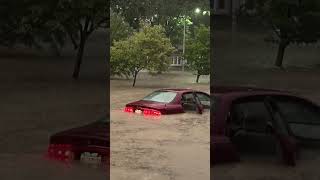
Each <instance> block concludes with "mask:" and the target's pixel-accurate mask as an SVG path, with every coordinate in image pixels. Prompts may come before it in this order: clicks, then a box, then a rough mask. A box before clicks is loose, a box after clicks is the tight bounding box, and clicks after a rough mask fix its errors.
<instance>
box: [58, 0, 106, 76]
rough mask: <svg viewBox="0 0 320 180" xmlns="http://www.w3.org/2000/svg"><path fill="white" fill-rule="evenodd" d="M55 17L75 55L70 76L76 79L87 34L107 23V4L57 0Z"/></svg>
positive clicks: (91, 1)
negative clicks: (69, 41) (66, 35)
mask: <svg viewBox="0 0 320 180" xmlns="http://www.w3.org/2000/svg"><path fill="white" fill-rule="evenodd" d="M58 1H59V3H58V7H57V11H56V14H55V15H56V18H57V20H58V21H59V23H60V24H61V25H62V26H63V28H64V30H65V32H66V33H67V34H68V37H69V38H70V39H71V41H72V43H73V46H74V48H75V49H76V50H77V57H76V62H75V66H74V71H73V75H72V77H73V78H74V79H77V78H78V77H79V73H80V67H81V63H82V59H83V54H84V49H85V45H86V42H87V40H88V38H89V36H90V35H91V34H92V33H93V32H94V31H95V30H97V29H99V28H101V27H106V26H108V24H109V9H110V8H109V4H108V1H106V0H90V1H87V0H58Z"/></svg>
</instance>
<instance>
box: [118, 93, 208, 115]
mask: <svg viewBox="0 0 320 180" xmlns="http://www.w3.org/2000/svg"><path fill="white" fill-rule="evenodd" d="M205 109H210V96H209V95H208V94H207V93H204V92H200V91H195V90H192V89H161V90H157V91H154V92H153V93H151V94H149V95H147V96H146V97H144V98H143V99H141V100H139V101H135V102H131V103H128V104H127V105H126V106H125V108H124V111H125V112H129V113H137V114H143V115H152V116H160V115H162V114H177V113H184V112H189V111H190V112H197V113H199V114H201V113H202V112H203V111H204V110H205Z"/></svg>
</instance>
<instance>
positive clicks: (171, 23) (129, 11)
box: [111, 0, 209, 45]
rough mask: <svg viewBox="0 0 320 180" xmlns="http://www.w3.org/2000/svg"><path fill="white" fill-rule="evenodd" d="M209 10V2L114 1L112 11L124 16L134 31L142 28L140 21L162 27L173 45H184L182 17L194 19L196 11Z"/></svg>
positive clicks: (184, 0)
mask: <svg viewBox="0 0 320 180" xmlns="http://www.w3.org/2000/svg"><path fill="white" fill-rule="evenodd" d="M196 7H198V8H201V9H202V10H209V1H208V0H139V1H136V0H113V1H111V9H112V10H113V11H115V12H119V13H121V14H122V15H123V17H124V18H125V19H126V21H127V22H128V23H129V24H130V26H131V27H133V28H134V29H139V28H140V26H139V25H140V24H139V23H140V21H148V22H150V23H152V25H161V26H162V27H163V28H164V29H165V32H166V35H167V37H169V38H170V40H171V43H173V44H174V45H178V44H181V43H182V36H183V25H182V24H181V23H179V22H180V21H181V17H182V16H188V17H193V16H194V9H195V8H196ZM197 19H199V17H197Z"/></svg>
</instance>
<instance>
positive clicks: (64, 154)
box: [47, 117, 110, 165]
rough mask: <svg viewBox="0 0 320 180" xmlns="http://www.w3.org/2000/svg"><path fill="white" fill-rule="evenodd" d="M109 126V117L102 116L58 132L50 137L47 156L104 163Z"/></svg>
mask: <svg viewBox="0 0 320 180" xmlns="http://www.w3.org/2000/svg"><path fill="white" fill-rule="evenodd" d="M109 127H110V125H109V119H108V118H106V117H103V118H101V119H99V120H98V121H95V122H93V123H90V124H88V125H85V126H81V127H76V128H72V129H69V130H65V131H62V132H58V133H56V134H54V135H52V136H51V137H50V140H49V147H48V151H47V157H48V158H50V159H55V160H60V161H65V162H71V161H74V160H79V161H81V162H84V163H94V164H101V165H105V164H107V162H108V160H109V157H110V156H109V153H110V143H109V142H110V141H109Z"/></svg>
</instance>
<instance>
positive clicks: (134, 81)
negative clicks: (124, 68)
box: [132, 71, 139, 87]
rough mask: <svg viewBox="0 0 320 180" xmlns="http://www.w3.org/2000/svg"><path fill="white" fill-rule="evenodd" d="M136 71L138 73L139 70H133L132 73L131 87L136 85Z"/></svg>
mask: <svg viewBox="0 0 320 180" xmlns="http://www.w3.org/2000/svg"><path fill="white" fill-rule="evenodd" d="M138 73H139V71H134V73H133V84H132V87H134V86H135V85H136V80H137V76H138Z"/></svg>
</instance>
